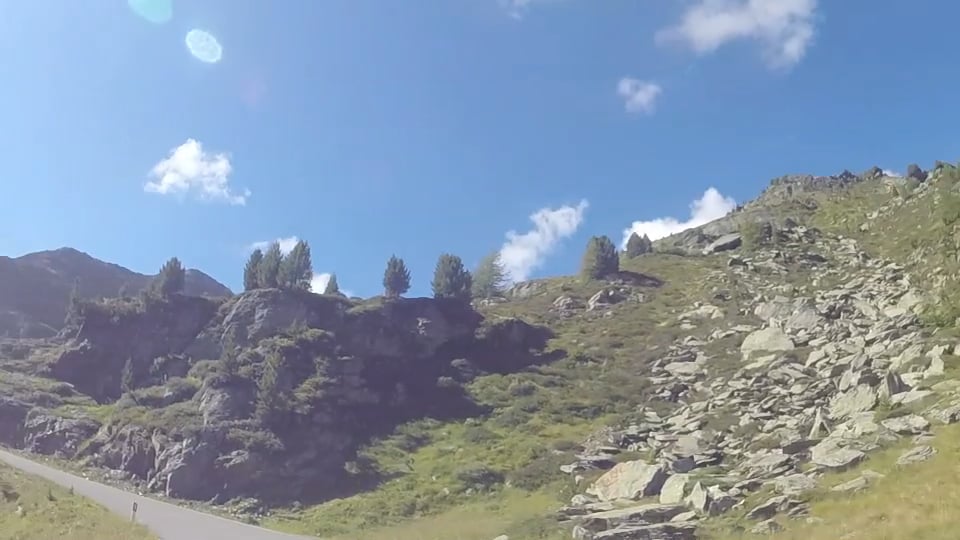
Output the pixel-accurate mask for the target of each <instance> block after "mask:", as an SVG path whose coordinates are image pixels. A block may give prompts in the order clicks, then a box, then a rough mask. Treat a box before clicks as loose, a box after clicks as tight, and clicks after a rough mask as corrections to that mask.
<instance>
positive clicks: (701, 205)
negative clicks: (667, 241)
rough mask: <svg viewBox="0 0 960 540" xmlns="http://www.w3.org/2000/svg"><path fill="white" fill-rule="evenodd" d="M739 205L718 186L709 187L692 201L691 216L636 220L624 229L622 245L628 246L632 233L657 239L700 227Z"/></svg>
mask: <svg viewBox="0 0 960 540" xmlns="http://www.w3.org/2000/svg"><path fill="white" fill-rule="evenodd" d="M736 207H737V201H735V200H733V199H732V198H730V197H726V196H724V195H723V194H722V193H720V192H719V191H717V189H716V188H713V187H711V188H709V189H707V190H706V191H704V192H703V196H702V197H700V198H699V199H697V200H695V201H693V202H692V203H690V217H689V218H687V219H686V220H685V221H681V220H679V219H677V218H674V217H661V218H657V219H651V220H649V221H634V222H633V224H631V225H630V227H628V228H627V229H625V230H624V231H623V241H622V242H621V247H623V248H626V245H627V239H628V238H630V235H631V234H632V233H637V234H639V235H640V236H643V235H644V234H646V235H647V236H648V237H650V239H651V240H657V239H660V238H664V237H667V236H670V235H671V234H676V233H678V232H681V231H685V230H687V229H691V228H693V227H699V226H700V225H704V224H707V223H710V222H711V221H713V220H715V219H719V218H722V217H723V216H725V215H727V214H729V213H730V211H731V210H733V209H734V208H736Z"/></svg>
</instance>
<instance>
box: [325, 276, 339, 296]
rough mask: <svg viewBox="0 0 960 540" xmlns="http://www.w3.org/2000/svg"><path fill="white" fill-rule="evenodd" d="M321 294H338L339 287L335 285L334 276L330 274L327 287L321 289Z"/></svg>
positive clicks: (335, 279)
mask: <svg viewBox="0 0 960 540" xmlns="http://www.w3.org/2000/svg"><path fill="white" fill-rule="evenodd" d="M323 294H340V285H338V284H337V275H336V274H330V279H328V280H327V286H326V287H324V288H323Z"/></svg>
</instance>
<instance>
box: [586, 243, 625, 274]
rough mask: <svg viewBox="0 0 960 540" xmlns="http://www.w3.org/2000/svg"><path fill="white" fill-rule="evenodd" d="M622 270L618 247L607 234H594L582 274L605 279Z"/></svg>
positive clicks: (588, 246) (588, 245)
mask: <svg viewBox="0 0 960 540" xmlns="http://www.w3.org/2000/svg"><path fill="white" fill-rule="evenodd" d="M619 271H620V255H619V254H618V253H617V247H616V246H614V245H613V242H612V241H611V240H610V238H608V237H606V236H594V237H593V238H591V239H590V241H589V242H588V243H587V250H586V252H584V254H583V261H582V263H581V266H580V274H581V275H582V276H583V277H584V278H586V279H603V278H605V277H607V276H609V275H611V274H615V273H617V272H619Z"/></svg>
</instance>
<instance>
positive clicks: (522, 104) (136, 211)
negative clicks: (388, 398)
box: [0, 0, 960, 295]
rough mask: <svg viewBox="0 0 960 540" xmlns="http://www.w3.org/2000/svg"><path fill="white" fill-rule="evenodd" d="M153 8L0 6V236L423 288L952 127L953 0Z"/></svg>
mask: <svg viewBox="0 0 960 540" xmlns="http://www.w3.org/2000/svg"><path fill="white" fill-rule="evenodd" d="M139 1H140V3H141V5H146V4H143V3H144V2H147V3H149V2H151V1H152V2H154V3H157V2H159V4H157V5H161V7H162V4H163V3H164V0H139ZM170 4H171V5H172V10H171V11H170V13H171V15H172V16H171V17H169V19H168V20H163V19H165V17H159V19H158V18H157V17H154V19H155V20H154V21H150V20H148V19H147V18H144V17H142V16H138V15H137V13H136V12H135V11H134V10H133V9H131V7H130V6H128V4H127V2H126V1H124V0H116V1H113V2H105V1H104V2H75V1H72V0H47V1H44V2H28V1H20V2H5V3H4V4H3V7H2V8H0V11H2V13H0V81H3V84H0V126H2V129H0V158H2V165H3V173H2V175H3V176H2V178H3V179H2V180H0V201H3V204H2V205H0V253H2V254H5V255H11V256H16V255H20V254H23V253H26V252H30V251H37V250H42V249H52V248H56V247H60V246H72V247H76V248H78V249H81V250H84V251H87V252H89V253H90V254H92V255H94V256H96V257H98V258H101V259H105V260H108V261H111V262H116V263H118V264H122V265H124V266H127V267H129V268H131V269H134V270H137V271H141V272H154V271H156V269H157V268H159V266H160V265H161V264H162V262H163V261H164V260H165V259H166V258H167V257H169V256H172V255H177V256H179V257H180V258H181V259H182V260H183V261H184V262H185V263H186V264H187V265H188V266H191V267H196V268H200V269H203V270H204V271H206V272H207V273H209V274H211V275H213V276H214V277H216V278H217V279H219V280H221V281H223V282H224V283H226V284H227V285H229V286H230V287H232V288H234V289H235V290H236V289H238V288H239V286H240V281H241V274H242V266H243V263H244V260H245V258H246V256H247V253H248V249H249V246H250V245H252V244H254V243H255V242H261V241H266V240H272V239H277V238H290V237H293V236H297V237H300V238H305V239H307V240H308V241H309V242H310V244H311V247H312V250H313V256H314V266H315V269H316V270H317V272H318V273H319V272H330V271H334V272H336V273H337V276H338V280H339V282H340V284H341V286H342V287H343V288H345V289H349V290H350V291H353V292H355V293H357V294H360V295H372V294H376V293H378V292H379V289H380V286H381V285H380V283H381V278H382V272H383V267H384V264H385V261H386V260H387V258H388V257H389V256H390V255H391V254H393V253H396V254H397V255H399V256H401V257H403V258H405V259H406V261H407V264H408V266H409V267H410V268H411V271H412V274H413V279H414V287H413V290H412V291H411V293H412V294H426V293H428V290H429V280H430V277H431V274H432V270H433V266H434V263H435V261H436V257H437V256H438V255H439V254H440V253H442V252H452V253H455V254H458V255H460V256H461V257H463V259H464V261H465V262H466V263H467V264H468V265H471V266H472V265H473V264H475V263H476V262H477V261H478V260H479V259H480V258H481V257H482V256H483V255H484V254H485V253H488V252H491V251H493V250H497V249H501V248H502V249H503V254H504V257H505V259H507V262H508V264H509V265H510V270H511V272H512V274H513V275H514V276H515V277H516V278H518V279H522V278H526V277H539V276H546V275H556V274H566V273H572V272H574V271H575V270H576V267H577V264H578V261H579V257H580V255H581V252H582V249H583V246H584V245H585V242H586V240H587V239H588V238H589V237H590V236H591V235H595V234H606V235H609V236H611V237H612V238H614V239H615V240H616V241H619V240H620V239H621V237H622V235H623V232H624V230H625V229H628V228H630V227H631V226H632V224H634V223H635V222H641V223H640V225H639V228H640V229H642V230H649V231H651V232H657V231H659V232H661V233H663V232H668V231H669V230H674V229H676V228H678V227H681V226H682V224H683V222H685V221H687V220H689V219H690V217H691V204H692V203H694V202H695V201H698V200H700V199H701V198H704V196H705V194H706V197H705V198H704V199H703V201H702V202H701V203H700V204H699V205H698V206H697V207H696V208H698V209H699V212H698V214H699V215H698V217H699V218H700V219H701V220H702V219H706V218H709V217H714V216H716V215H720V214H722V213H723V212H724V211H725V210H726V209H727V208H728V207H729V204H730V199H733V200H736V201H741V202H742V201H745V200H748V199H750V198H752V197H754V196H756V195H757V194H758V193H759V191H760V190H761V189H762V188H763V187H764V186H765V185H766V183H767V182H768V181H769V179H770V178H772V177H775V176H779V175H781V174H785V173H793V172H809V173H813V174H833V173H837V172H839V171H841V170H843V169H844V168H848V169H850V170H854V171H860V170H863V169H866V168H868V167H870V166H872V165H875V164H876V165H879V166H881V167H884V168H888V169H894V170H903V169H904V168H905V166H906V165H907V164H908V163H910V162H914V161H915V162H918V163H920V164H921V165H924V166H928V165H930V164H931V163H932V162H933V160H935V159H944V160H956V159H957V151H958V146H960V132H958V131H957V130H956V129H955V128H954V126H955V125H957V124H958V120H960V108H958V107H957V106H956V101H957V98H956V96H957V93H956V88H957V82H958V80H957V79H958V77H960V75H958V73H960V72H958V71H957V69H956V62H957V57H956V52H955V51H956V46H955V44H954V43H953V38H952V36H953V35H954V34H955V28H954V26H955V24H954V23H953V21H955V20H956V18H957V16H960V4H958V5H954V3H951V2H933V1H930V0H918V1H917V2H911V3H907V2H877V1H875V0H873V1H870V2H868V1H866V0H843V1H839V0H835V1H830V2H827V1H824V0H820V1H819V2H817V1H815V0H749V1H748V0H688V1H681V0H658V1H639V0H633V1H629V0H512V1H506V0H457V1H451V0H417V1H415V2H384V1H381V0H337V1H333V0H331V1H325V2H315V1H310V0H289V1H284V2H265V1H261V0H257V1H254V0H191V1H186V0H179V1H178V0H172V2H170ZM161 11H163V10H161ZM192 30H202V31H204V32H208V33H209V34H210V35H212V36H214V37H215V38H216V40H217V41H218V43H219V45H220V47H221V49H220V50H219V53H220V54H219V57H218V58H217V56H218V55H217V54H214V57H213V58H207V60H217V61H215V62H209V61H203V60H201V59H198V58H197V57H196V56H194V55H192V54H191V51H190V50H189V49H188V47H187V45H186V39H187V35H188V33H190V32H191V31H192ZM192 35H193V37H196V36H197V35H200V36H201V37H203V35H202V34H197V33H193V34H192ZM193 41H196V40H193ZM215 52H216V51H215ZM709 188H714V190H710V191H708V190H709ZM671 217H672V218H673V219H675V220H676V221H677V223H672V222H670V221H666V222H664V221H662V218H671ZM658 219H661V221H659V222H654V223H653V224H650V223H645V222H649V221H653V220H658ZM664 223H666V225H667V226H666V228H665V227H664ZM651 227H654V228H651ZM511 231H513V232H512V233H511Z"/></svg>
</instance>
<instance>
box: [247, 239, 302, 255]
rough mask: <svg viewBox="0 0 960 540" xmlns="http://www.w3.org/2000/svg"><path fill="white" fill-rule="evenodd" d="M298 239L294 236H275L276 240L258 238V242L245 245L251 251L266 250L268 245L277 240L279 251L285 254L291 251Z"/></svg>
mask: <svg viewBox="0 0 960 540" xmlns="http://www.w3.org/2000/svg"><path fill="white" fill-rule="evenodd" d="M299 241H300V239H299V238H297V237H296V236H288V237H286V238H277V239H276V240H260V241H259V242H254V243H252V244H250V245H249V246H247V251H253V250H255V249H259V250H261V251H266V250H267V248H269V247H270V244H272V243H274V242H277V243H279V244H280V252H281V253H283V254H284V255H286V254H287V253H290V252H291V251H293V246H295V245H297V242H299Z"/></svg>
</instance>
